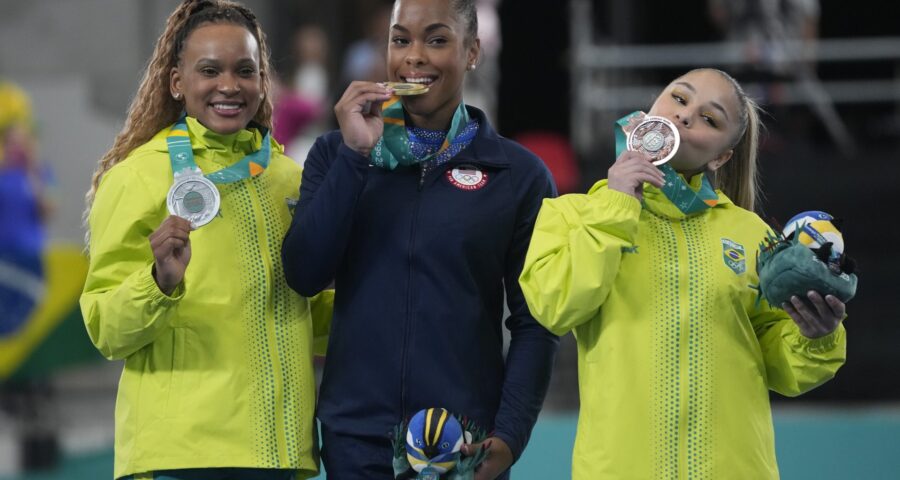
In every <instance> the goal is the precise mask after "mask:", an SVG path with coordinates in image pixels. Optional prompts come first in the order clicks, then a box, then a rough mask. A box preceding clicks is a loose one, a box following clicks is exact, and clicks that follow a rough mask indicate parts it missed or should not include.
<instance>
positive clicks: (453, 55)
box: [282, 0, 558, 480]
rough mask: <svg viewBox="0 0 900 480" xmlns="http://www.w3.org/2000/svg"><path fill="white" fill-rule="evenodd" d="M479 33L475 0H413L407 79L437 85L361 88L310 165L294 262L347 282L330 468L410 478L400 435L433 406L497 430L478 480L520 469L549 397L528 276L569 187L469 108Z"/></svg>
mask: <svg viewBox="0 0 900 480" xmlns="http://www.w3.org/2000/svg"><path fill="white" fill-rule="evenodd" d="M476 31H477V20H476V16H475V7H474V2H473V1H471V0H468V1H466V0H463V1H460V0H452V1H451V0H397V2H396V3H395V4H394V10H393V13H392V18H391V31H390V43H389V47H388V75H389V78H390V79H391V80H392V81H398V82H408V83H419V84H423V85H425V86H426V87H427V88H428V92H427V93H425V94H422V95H416V96H403V97H401V98H402V100H400V101H397V98H396V97H395V96H394V95H393V93H394V90H392V88H390V87H389V86H385V85H383V84H376V83H370V82H359V81H358V82H354V83H352V84H351V85H350V86H349V87H348V88H347V90H346V92H345V93H344V95H343V97H342V98H341V100H340V101H339V102H338V103H337V105H336V106H335V114H336V115H337V119H338V123H339V125H340V131H334V132H331V133H328V134H326V135H324V136H322V137H320V138H319V139H318V140H317V141H316V144H315V145H314V146H313V148H312V150H311V152H310V153H309V156H308V158H307V160H306V163H305V170H304V173H303V181H302V183H301V189H300V203H299V205H298V206H297V210H296V212H295V216H294V220H293V224H292V226H291V229H290V231H289V232H288V235H287V237H286V238H285V241H284V246H283V252H282V258H283V261H284V268H285V275H286V277H287V281H288V284H289V285H290V286H291V287H293V288H294V289H295V290H297V291H298V292H299V293H301V294H302V295H305V296H312V295H314V294H315V293H317V292H319V291H321V290H322V289H324V288H325V287H326V286H328V285H329V284H330V283H331V282H332V281H334V282H335V288H336V297H335V306H334V319H333V323H332V331H331V336H330V340H329V345H328V353H327V361H326V364H325V373H324V378H323V381H322V386H321V391H320V400H319V406H318V417H319V419H320V421H321V424H322V438H323V447H324V449H323V462H324V464H325V469H326V471H327V472H328V476H329V478H336V479H339V480H343V479H347V478H361V479H379V478H384V479H388V478H393V475H392V470H391V459H392V450H391V444H390V439H389V436H388V435H387V434H388V432H390V431H391V429H392V428H393V427H394V426H395V425H397V424H399V423H400V422H401V421H402V420H403V419H405V418H408V417H410V416H411V415H413V414H414V413H415V412H417V411H418V410H420V409H423V408H428V407H443V408H446V409H448V410H449V411H451V412H453V413H455V414H458V415H464V416H467V417H469V418H470V419H472V420H473V421H474V422H475V423H476V424H477V425H479V426H480V427H482V428H484V429H486V430H487V431H488V432H490V438H489V439H488V440H489V441H490V447H489V456H488V459H487V460H486V461H485V463H483V464H482V465H481V467H480V468H479V470H478V471H477V472H476V474H477V477H476V478H478V479H493V478H498V477H505V476H506V475H508V474H506V473H504V472H505V471H506V470H507V469H508V467H509V466H510V465H511V464H512V463H513V462H514V461H515V460H516V459H518V457H519V456H520V455H521V453H522V451H523V450H524V448H525V445H526V443H527V442H528V437H529V435H530V433H531V429H532V427H533V426H534V423H535V420H536V419H537V415H538V411H539V410H540V407H541V404H542V402H543V399H544V395H545V394H546V391H547V385H548V382H549V378H550V371H551V367H552V363H553V358H554V355H555V353H556V349H557V346H558V339H557V337H556V336H554V335H553V334H551V333H549V332H548V331H547V330H545V329H544V328H543V327H541V326H540V325H538V324H537V322H535V320H534V318H533V317H532V316H531V314H530V313H529V311H528V307H527V306H526V304H525V301H524V298H523V296H522V292H521V290H520V288H519V285H518V281H517V279H518V277H519V273H520V272H521V269H522V264H523V261H524V258H525V252H526V250H527V247H528V243H529V239H530V237H531V231H532V228H533V226H534V220H535V217H536V215H537V212H538V209H539V208H540V205H541V201H542V199H543V198H546V197H552V196H555V193H556V192H555V187H554V185H553V181H552V178H551V177H550V173H549V172H548V170H547V169H546V167H545V166H544V165H543V163H542V162H541V161H540V159H538V158H537V157H536V156H535V155H534V154H532V153H530V152H528V151H527V150H525V149H524V148H522V147H521V146H519V145H518V144H516V143H514V142H512V141H510V140H507V139H505V138H503V137H500V136H499V135H497V133H496V132H495V131H494V130H493V128H491V126H490V124H489V123H488V121H487V118H486V117H485V115H484V113H483V112H481V111H480V110H478V109H476V108H472V107H469V106H466V105H464V104H463V102H462V83H463V79H464V77H465V75H466V72H467V71H471V70H474V69H475V66H476V65H477V60H478V55H479V40H478V38H477V36H476ZM504 294H505V298H506V302H507V306H508V307H509V311H510V316H509V318H508V319H507V320H506V326H507V327H508V328H509V330H510V333H511V340H510V344H509V350H508V354H507V356H506V359H505V360H504V356H503V334H502V325H501V323H502V318H503V314H504V311H503V300H504ZM466 450H470V451H471V450H473V449H466ZM464 453H469V452H466V451H465V450H464Z"/></svg>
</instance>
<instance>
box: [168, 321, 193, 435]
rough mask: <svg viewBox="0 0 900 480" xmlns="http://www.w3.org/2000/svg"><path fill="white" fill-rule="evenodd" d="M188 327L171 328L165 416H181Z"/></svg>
mask: <svg viewBox="0 0 900 480" xmlns="http://www.w3.org/2000/svg"><path fill="white" fill-rule="evenodd" d="M187 331H188V329H186V328H180V327H176V328H173V329H172V351H171V355H172V357H171V358H172V360H171V363H170V365H171V369H170V375H169V389H168V390H169V391H168V399H167V401H166V410H165V416H166V417H168V418H173V417H178V416H181V412H182V411H183V409H182V400H183V398H184V388H183V382H184V376H185V375H184V373H185V372H184V369H185V364H184V356H185V337H186V336H187Z"/></svg>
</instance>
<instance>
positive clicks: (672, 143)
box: [628, 116, 681, 165]
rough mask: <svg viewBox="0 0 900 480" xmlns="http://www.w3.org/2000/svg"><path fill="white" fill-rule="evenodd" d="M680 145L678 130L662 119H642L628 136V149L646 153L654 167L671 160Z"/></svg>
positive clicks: (650, 117) (649, 117)
mask: <svg viewBox="0 0 900 480" xmlns="http://www.w3.org/2000/svg"><path fill="white" fill-rule="evenodd" d="M680 143H681V138H680V137H679V135H678V128H676V127H675V124H673V123H672V122H670V121H669V120H667V119H665V118H663V117H652V116H648V117H644V119H643V120H642V121H641V123H639V124H638V125H637V126H636V127H634V129H633V130H632V131H631V132H630V133H629V134H628V149H629V150H633V151H636V152H644V153H646V154H647V156H649V157H650V160H651V161H652V162H653V164H654V165H662V164H664V163H666V162H668V161H669V160H671V159H672V157H674V156H675V152H676V151H678V145H679V144H680Z"/></svg>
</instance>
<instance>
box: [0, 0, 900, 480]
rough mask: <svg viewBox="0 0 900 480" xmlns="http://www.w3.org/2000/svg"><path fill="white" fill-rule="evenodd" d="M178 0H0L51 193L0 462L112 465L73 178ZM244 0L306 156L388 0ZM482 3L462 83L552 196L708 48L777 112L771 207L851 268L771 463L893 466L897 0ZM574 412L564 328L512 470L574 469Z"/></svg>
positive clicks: (363, 59) (103, 469) (372, 59)
mask: <svg viewBox="0 0 900 480" xmlns="http://www.w3.org/2000/svg"><path fill="white" fill-rule="evenodd" d="M177 3H178V2H176V1H174V0H145V1H137V0H32V1H29V2H22V1H12V0H0V12H2V13H0V80H6V81H9V82H12V83H14V84H16V85H18V86H19V87H20V88H21V89H22V90H23V91H24V92H25V94H27V95H28V97H30V100H31V117H32V118H33V120H34V125H35V126H36V127H35V129H34V135H35V136H36V140H37V141H36V143H37V155H36V158H37V159H38V160H39V161H40V165H41V167H40V169H41V172H46V175H43V174H42V177H41V178H46V179H47V181H46V185H47V187H46V189H45V198H44V199H43V201H45V202H46V203H47V204H48V205H52V208H48V212H52V213H50V214H48V216H46V217H45V218H46V219H47V220H46V223H45V226H46V238H47V240H48V241H47V244H46V247H44V248H43V250H44V256H45V280H46V283H45V288H44V293H45V294H44V296H43V297H42V298H41V299H40V301H39V302H38V303H37V306H36V308H35V309H34V310H33V311H32V312H31V314H30V315H29V316H28V317H27V321H26V322H25V323H24V324H23V325H22V326H20V327H19V328H17V329H15V330H14V331H11V332H6V333H0V480H25V479H29V480H32V479H103V478H110V477H111V475H112V441H113V433H112V428H113V407H114V403H115V391H116V383H117V380H118V375H119V373H120V371H121V364H120V363H118V362H106V361H105V360H103V359H102V358H101V357H100V356H99V354H97V353H96V351H94V349H93V347H92V346H91V344H90V342H89V340H88V338H87V335H86V333H85V331H84V327H83V325H82V323H81V316H80V313H79V312H78V309H77V298H78V294H79V293H80V289H81V285H82V282H83V279H84V274H85V271H86V259H85V258H84V256H83V254H82V252H81V247H82V239H83V236H84V231H83V229H82V226H81V213H82V210H83V195H84V192H85V191H86V189H87V187H88V185H89V181H90V175H91V173H92V172H93V170H94V166H95V164H96V161H97V159H98V158H99V157H100V156H101V155H102V154H103V152H105V150H106V149H107V148H108V147H109V146H110V145H111V143H112V140H113V138H114V137H115V135H116V133H117V132H118V130H119V128H121V124H122V121H123V119H124V114H125V110H126V108H127V106H128V103H129V101H130V98H131V95H132V94H133V93H134V91H135V89H136V86H137V84H138V81H139V79H140V75H141V72H142V69H143V67H144V62H145V60H146V59H147V57H148V56H149V54H150V52H151V50H152V47H153V43H154V41H155V39H156V37H157V35H158V34H159V32H160V31H161V30H162V24H163V21H164V19H165V17H166V16H167V15H168V13H169V12H170V11H171V10H172V9H173V8H174V7H175V5H176V4H177ZM245 3H246V4H247V5H248V6H250V7H251V8H252V9H253V10H254V11H255V12H256V13H257V14H258V15H259V17H260V18H261V20H262V22H263V25H264V26H265V28H266V30H267V32H268V35H269V40H270V45H271V46H272V49H273V54H274V55H273V62H274V64H275V66H276V69H277V71H278V73H279V76H280V81H281V84H282V95H281V97H280V100H279V102H280V103H281V104H282V107H281V108H282V109H283V112H285V113H284V119H285V120H284V121H283V123H282V124H280V125H277V126H276V128H281V129H282V132H281V135H282V137H283V138H284V139H285V141H284V143H285V144H286V145H288V149H289V153H290V154H292V156H294V157H295V158H296V159H297V160H299V161H302V159H303V157H304V155H305V151H306V149H308V146H309V144H310V142H311V140H312V139H314V138H315V136H316V135H317V134H319V133H321V132H323V131H325V130H326V129H330V128H333V118H332V115H331V107H332V105H333V103H334V101H335V99H336V98H337V96H339V94H340V93H341V92H342V91H343V89H344V87H345V86H346V84H347V83H348V81H349V79H355V78H371V79H380V78H379V77H380V76H381V75H383V69H382V68H381V67H380V65H382V63H381V62H383V59H381V57H380V55H381V54H382V52H383V48H384V41H385V38H386V35H385V34H386V25H387V19H386V15H387V10H386V9H385V3H384V2H378V1H376V0H332V1H328V2H324V1H320V0H279V1H276V0H252V1H251V0H247V1H246V2H245ZM389 4H390V2H387V5H389ZM479 12H480V19H481V23H482V28H483V31H482V32H481V37H482V39H483V40H482V41H483V45H484V48H485V54H486V57H485V59H484V63H483V65H482V66H481V67H479V69H478V70H477V71H476V72H475V73H474V74H473V75H471V77H472V78H471V79H470V81H471V84H470V85H468V86H467V91H466V92H467V93H466V98H467V101H468V102H469V103H472V104H473V105H477V106H482V107H484V108H485V109H486V110H487V111H488V112H489V113H490V114H491V115H492V117H493V118H494V119H495V120H496V124H497V127H498V129H499V131H500V132H501V133H502V134H503V135H505V136H507V137H510V138H514V139H517V140H519V141H520V142H522V143H523V144H525V145H526V146H528V147H529V148H532V149H533V150H534V151H535V152H537V153H538V154H539V155H541V156H542V158H544V159H545V161H546V162H547V163H548V165H549V166H550V167H551V170H553V172H554V175H555V177H556V179H557V182H558V184H559V187H560V190H561V191H564V192H574V191H585V190H586V189H587V188H588V187H589V186H590V185H591V184H592V183H593V182H594V181H595V180H597V179H599V178H603V177H604V176H605V174H606V170H607V168H608V167H609V165H610V164H611V163H612V161H613V160H614V158H613V155H612V152H613V138H612V132H611V126H612V122H613V121H614V120H615V119H616V118H618V117H620V116H622V115H623V114H625V113H628V112H630V111H633V110H636V109H642V108H644V109H645V108H647V107H649V104H650V102H651V100H652V98H653V97H654V95H655V93H656V92H657V91H659V90H660V89H661V88H662V87H663V86H664V83H665V82H667V81H668V80H669V79H671V78H673V77H674V76H676V75H677V74H679V73H681V72H684V71H686V70H688V69H690V68H693V67H697V66H715V67H720V68H723V69H725V70H728V71H730V72H732V73H733V74H735V76H736V77H738V79H739V80H741V81H742V82H743V83H744V85H745V87H746V89H747V90H748V91H749V92H750V93H751V94H752V95H753V96H755V97H756V98H757V100H758V101H760V103H761V104H762V106H763V107H764V108H765V109H766V111H767V112H768V115H767V116H766V118H765V123H766V126H767V134H766V135H765V138H764V142H763V149H762V156H761V161H762V163H761V169H762V177H763V185H764V187H763V188H764V193H765V199H764V202H763V204H762V207H761V209H762V216H763V218H766V219H771V220H772V222H773V223H777V222H784V221H786V220H787V219H788V218H790V217H791V216H793V214H795V213H797V212H800V211H804V210H813V209H815V210H824V211H827V212H829V213H831V214H833V215H834V216H835V217H838V218H841V219H843V220H844V221H845V223H844V227H843V233H844V238H845V241H846V245H847V252H848V253H849V254H851V255H852V256H853V257H855V258H856V259H857V261H858V263H859V265H860V279H861V284H860V289H859V293H858V296H857V298H856V299H854V300H853V301H851V302H850V304H849V307H848V310H849V314H850V317H849V319H848V321H847V329H848V331H849V337H848V338H849V352H848V362H847V364H846V365H845V366H844V367H843V369H842V370H841V371H840V372H839V373H838V375H837V377H836V378H835V379H834V380H832V381H831V382H829V383H827V384H826V385H824V386H822V387H820V388H818V389H816V390H814V391H813V392H810V393H809V394H807V395H804V396H803V397H801V398H798V399H784V398H781V397H779V396H777V395H773V402H774V405H775V421H776V444H777V450H778V456H779V463H780V465H781V469H782V476H783V478H786V479H807V478H809V479H813V478H815V479H837V478H853V479H857V478H860V479H863V478H865V479H876V478H877V479H882V478H883V479H896V478H900V369H898V363H900V349H898V347H897V346H896V345H897V343H896V342H897V339H898V338H900V321H898V320H900V315H898V313H897V308H896V303H897V299H898V298H900V295H898V294H900V287H898V281H897V276H898V273H900V248H898V247H897V246H896V245H894V241H895V240H896V239H897V238H900V221H898V220H896V219H894V218H893V214H892V213H891V212H893V211H894V209H895V208H897V198H898V194H900V188H898V183H900V22H898V20H897V19H898V18H900V17H898V16H897V15H896V14H897V13H900V7H897V6H895V4H894V3H893V2H885V1H874V0H862V1H857V2H845V1H838V0H823V1H818V0H756V1H754V0H747V1H734V0H683V1H679V2H661V1H651V0H632V1H613V0H608V1H600V0H594V1H591V0H567V1H557V2H550V1H523V0H506V1H500V0H487V1H483V2H482V1H480V2H479ZM2 108H6V109H9V108H11V107H9V106H8V104H0V109H2ZM0 113H4V112H3V111H2V110H0ZM0 118H2V115H0ZM3 198H5V197H3ZM7 208H13V207H11V206H10V205H0V209H7ZM888 214H890V215H888ZM0 228H12V227H10V226H8V225H4V226H3V227H0ZM7 313H8V312H0V315H6V314H7ZM577 408H578V399H577V386H576V365H575V350H574V341H573V340H572V338H571V337H566V338H564V339H563V343H562V348H561V350H560V355H559V357H558V360H557V365H556V369H555V371H554V377H553V382H552V385H551V392H550V394H549V395H548V398H547V401H546V405H545V409H544V412H543V413H542V416H541V419H540V421H539V423H538V425H537V427H536V429H535V432H534V435H533V437H532V442H531V444H530V447H529V449H528V450H526V452H525V455H524V456H523V458H522V460H521V461H520V462H519V464H517V465H516V466H515V467H514V469H513V472H514V478H518V479H557V478H560V479H561V478H567V477H568V476H569V474H568V472H569V461H570V452H571V445H572V443H573V435H574V425H575V418H576V412H577Z"/></svg>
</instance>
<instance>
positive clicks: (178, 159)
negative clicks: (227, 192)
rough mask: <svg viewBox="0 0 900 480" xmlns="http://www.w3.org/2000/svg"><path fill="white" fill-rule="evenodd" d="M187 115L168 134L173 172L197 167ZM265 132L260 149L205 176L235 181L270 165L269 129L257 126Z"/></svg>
mask: <svg viewBox="0 0 900 480" xmlns="http://www.w3.org/2000/svg"><path fill="white" fill-rule="evenodd" d="M186 118H187V116H186V115H182V116H181V118H179V119H178V121H177V122H175V124H174V125H172V128H170V129H169V134H168V135H166V145H168V146H169V161H171V162H172V172H173V173H178V172H181V171H183V170H185V169H187V170H193V169H195V168H197V163H196V162H195V161H194V151H193V149H192V148H191V137H190V134H189V133H188V128H187V120H186ZM256 128H258V129H259V130H260V132H261V133H262V134H263V139H262V146H261V147H260V149H259V150H257V151H255V152H253V153H250V154H248V155H245V156H244V158H242V159H241V160H240V161H238V162H237V163H235V164H234V165H232V166H230V167H227V168H223V169H221V170H218V171H215V172H212V173H208V174H205V175H204V176H205V177H206V178H208V179H209V180H211V181H212V182H213V183H233V182H237V181H238V180H243V179H245V178H250V177H255V176H257V175H259V174H260V173H262V172H263V171H264V170H265V169H266V167H268V166H269V156H270V154H271V151H272V147H271V139H270V132H269V129H267V128H264V127H256Z"/></svg>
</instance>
